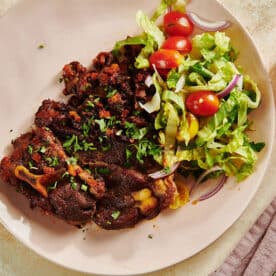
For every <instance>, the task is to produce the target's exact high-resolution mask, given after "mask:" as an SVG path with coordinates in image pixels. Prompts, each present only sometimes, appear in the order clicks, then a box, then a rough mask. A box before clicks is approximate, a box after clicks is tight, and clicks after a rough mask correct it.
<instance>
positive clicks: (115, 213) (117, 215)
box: [111, 210, 121, 220]
mask: <svg viewBox="0 0 276 276" xmlns="http://www.w3.org/2000/svg"><path fill="white" fill-rule="evenodd" d="M120 214H121V212H120V211H119V210H117V211H114V212H113V213H112V214H111V216H112V218H113V219H114V220H116V219H118V217H119V216H120Z"/></svg>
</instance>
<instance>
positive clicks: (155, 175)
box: [148, 162, 180, 179]
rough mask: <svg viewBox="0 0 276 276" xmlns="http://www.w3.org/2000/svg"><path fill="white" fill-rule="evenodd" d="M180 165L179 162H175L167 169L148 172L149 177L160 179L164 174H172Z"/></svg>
mask: <svg viewBox="0 0 276 276" xmlns="http://www.w3.org/2000/svg"><path fill="white" fill-rule="evenodd" d="M179 165H180V162H176V163H174V164H173V165H172V167H171V168H170V169H168V170H166V169H163V170H161V171H157V172H154V173H151V174H148V176H149V177H151V178H153V179H160V178H164V177H166V176H169V175H171V174H173V173H174V172H175V171H176V170H177V168H178V167H179Z"/></svg>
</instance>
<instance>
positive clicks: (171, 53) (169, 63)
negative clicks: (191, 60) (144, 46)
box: [149, 49, 183, 69]
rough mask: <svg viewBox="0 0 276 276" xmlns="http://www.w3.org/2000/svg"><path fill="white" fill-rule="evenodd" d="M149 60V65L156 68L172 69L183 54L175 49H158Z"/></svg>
mask: <svg viewBox="0 0 276 276" xmlns="http://www.w3.org/2000/svg"><path fill="white" fill-rule="evenodd" d="M149 60H150V64H151V66H153V65H155V66H156V68H157V69H173V68H176V67H178V66H179V65H180V64H181V62H182V60H183V56H182V55H181V54H180V53H179V52H178V51H176V50H169V49H160V50H158V51H156V52H154V53H153V54H152V55H151V56H150V58H149Z"/></svg>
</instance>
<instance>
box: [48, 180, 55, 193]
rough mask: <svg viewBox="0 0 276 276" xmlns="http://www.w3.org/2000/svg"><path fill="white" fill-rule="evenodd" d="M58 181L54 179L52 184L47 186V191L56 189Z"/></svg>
mask: <svg viewBox="0 0 276 276" xmlns="http://www.w3.org/2000/svg"><path fill="white" fill-rule="evenodd" d="M57 184H58V182H57V181H56V182H55V183H54V184H53V185H51V186H48V187H47V191H48V192H49V191H53V190H55V189H56V187H57Z"/></svg>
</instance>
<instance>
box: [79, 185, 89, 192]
mask: <svg viewBox="0 0 276 276" xmlns="http://www.w3.org/2000/svg"><path fill="white" fill-rule="evenodd" d="M81 190H82V191H84V192H87V190H88V186H87V185H84V184H82V185H81Z"/></svg>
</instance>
